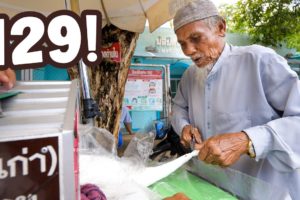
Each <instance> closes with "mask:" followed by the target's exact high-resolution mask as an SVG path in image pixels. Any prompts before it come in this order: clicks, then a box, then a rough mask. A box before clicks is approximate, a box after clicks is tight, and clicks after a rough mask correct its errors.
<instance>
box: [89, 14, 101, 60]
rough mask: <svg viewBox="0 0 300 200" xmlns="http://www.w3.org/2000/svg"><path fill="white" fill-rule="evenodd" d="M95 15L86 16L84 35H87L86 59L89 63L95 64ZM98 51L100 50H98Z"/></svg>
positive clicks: (96, 56)
mask: <svg viewBox="0 0 300 200" xmlns="http://www.w3.org/2000/svg"><path fill="white" fill-rule="evenodd" d="M97 31H99V30H98V26H97V15H86V33H87V45H88V52H89V53H88V54H87V59H88V61H90V62H95V61H96V60H97V58H98V55H97V53H96V50H97V42H98V41H97ZM99 51H100V50H99Z"/></svg>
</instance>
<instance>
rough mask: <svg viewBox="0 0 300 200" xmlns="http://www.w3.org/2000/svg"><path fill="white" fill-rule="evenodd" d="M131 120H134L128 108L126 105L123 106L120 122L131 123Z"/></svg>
mask: <svg viewBox="0 0 300 200" xmlns="http://www.w3.org/2000/svg"><path fill="white" fill-rule="evenodd" d="M131 121H132V120H131V117H130V114H129V110H128V108H127V107H126V106H122V113H121V118H120V124H122V123H131Z"/></svg>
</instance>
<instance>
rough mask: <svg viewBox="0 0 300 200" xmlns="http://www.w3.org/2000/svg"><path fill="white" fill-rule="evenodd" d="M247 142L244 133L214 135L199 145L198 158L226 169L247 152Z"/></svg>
mask: <svg viewBox="0 0 300 200" xmlns="http://www.w3.org/2000/svg"><path fill="white" fill-rule="evenodd" d="M248 142H249V138H248V136H247V135H246V134H245V133H244V132H238V133H226V134H220V135H216V136H213V137H211V138H209V139H207V140H206V141H204V142H203V143H202V144H201V147H199V149H200V151H199V155H198V158H199V159H200V160H202V161H204V162H206V163H208V164H213V165H219V166H221V167H228V166H230V165H232V164H233V163H235V162H236V161H237V160H238V159H239V158H240V156H241V155H243V154H246V153H247V152H248Z"/></svg>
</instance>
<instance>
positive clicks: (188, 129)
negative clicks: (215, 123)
mask: <svg viewBox="0 0 300 200" xmlns="http://www.w3.org/2000/svg"><path fill="white" fill-rule="evenodd" d="M193 136H194V137H195V140H196V141H195V142H196V143H195V149H197V146H198V145H199V144H201V143H202V139H201V138H202V136H201V133H200V131H199V130H198V129H197V128H195V127H193V126H192V125H186V126H185V127H184V128H183V129H182V133H181V138H180V142H181V144H182V145H183V146H184V147H186V148H189V147H190V144H191V140H192V137H193Z"/></svg>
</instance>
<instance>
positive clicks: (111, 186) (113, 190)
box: [79, 126, 161, 200]
mask: <svg viewBox="0 0 300 200" xmlns="http://www.w3.org/2000/svg"><path fill="white" fill-rule="evenodd" d="M154 137H155V135H153V134H152V133H149V134H137V135H136V137H135V139H133V140H132V143H131V145H129V149H128V150H127V153H126V156H125V157H122V158H120V157H118V156H117V154H116V142H115V139H114V137H113V135H112V134H111V133H109V132H108V131H107V130H105V129H99V128H95V127H88V126H85V127H81V128H80V131H79V164H80V184H86V183H92V184H96V185H97V186H98V187H99V188H100V189H101V190H102V191H103V192H104V194H105V195H106V197H107V199H109V200H121V199H122V200H136V199H143V200H159V199H161V198H160V197H159V196H158V195H157V194H155V193H154V192H152V191H151V190H150V189H148V188H147V187H145V186H143V185H141V184H138V183H137V182H136V181H134V177H136V176H138V174H139V172H141V171H143V170H144V169H145V162H146V161H147V158H148V156H149V154H150V153H151V151H152V147H153V141H154ZM151 141H152V145H151ZM147 155H148V156H147ZM124 186H126V187H124Z"/></svg>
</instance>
